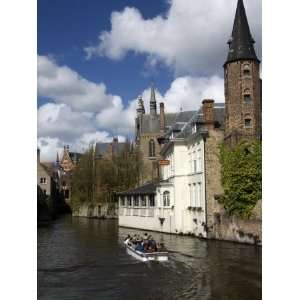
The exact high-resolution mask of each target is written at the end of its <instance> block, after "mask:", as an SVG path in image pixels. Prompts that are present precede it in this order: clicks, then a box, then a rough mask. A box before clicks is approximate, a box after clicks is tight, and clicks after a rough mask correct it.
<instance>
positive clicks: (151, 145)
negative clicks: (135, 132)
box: [149, 140, 155, 157]
mask: <svg viewBox="0 0 300 300" xmlns="http://www.w3.org/2000/svg"><path fill="white" fill-rule="evenodd" d="M149 156H150V157H155V142H154V140H150V141H149Z"/></svg>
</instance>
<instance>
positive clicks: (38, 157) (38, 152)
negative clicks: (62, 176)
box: [37, 148, 41, 164]
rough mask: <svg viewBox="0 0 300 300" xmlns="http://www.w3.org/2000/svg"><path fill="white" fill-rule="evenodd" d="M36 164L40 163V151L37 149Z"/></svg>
mask: <svg viewBox="0 0 300 300" xmlns="http://www.w3.org/2000/svg"><path fill="white" fill-rule="evenodd" d="M37 162H38V164H39V163H40V162H41V159H40V149H39V148H37Z"/></svg>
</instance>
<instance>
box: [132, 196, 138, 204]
mask: <svg viewBox="0 0 300 300" xmlns="http://www.w3.org/2000/svg"><path fill="white" fill-rule="evenodd" d="M133 205H134V206H139V197H138V196H134V198H133Z"/></svg>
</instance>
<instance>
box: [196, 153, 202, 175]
mask: <svg viewBox="0 0 300 300" xmlns="http://www.w3.org/2000/svg"><path fill="white" fill-rule="evenodd" d="M197 160H198V172H201V168H202V166H201V149H199V150H198V151H197Z"/></svg>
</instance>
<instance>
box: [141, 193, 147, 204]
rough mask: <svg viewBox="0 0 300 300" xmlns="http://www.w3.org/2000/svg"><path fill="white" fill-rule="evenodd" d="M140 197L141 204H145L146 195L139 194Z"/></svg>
mask: <svg viewBox="0 0 300 300" xmlns="http://www.w3.org/2000/svg"><path fill="white" fill-rule="evenodd" d="M141 198H142V200H141V206H146V205H147V203H146V196H145V195H143V196H141Z"/></svg>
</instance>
